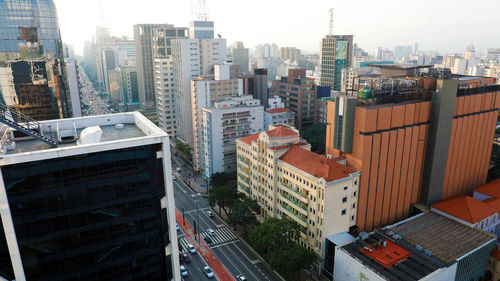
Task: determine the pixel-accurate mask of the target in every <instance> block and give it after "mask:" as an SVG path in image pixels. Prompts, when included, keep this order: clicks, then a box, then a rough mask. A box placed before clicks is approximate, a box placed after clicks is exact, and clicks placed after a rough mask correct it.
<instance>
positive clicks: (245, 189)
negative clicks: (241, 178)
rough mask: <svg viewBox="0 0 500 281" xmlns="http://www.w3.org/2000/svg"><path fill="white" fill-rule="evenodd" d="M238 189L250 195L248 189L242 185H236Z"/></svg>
mask: <svg viewBox="0 0 500 281" xmlns="http://www.w3.org/2000/svg"><path fill="white" fill-rule="evenodd" d="M238 187H239V188H241V190H243V191H245V192H246V193H248V194H251V192H250V188H248V187H246V186H244V185H242V184H240V185H238Z"/></svg>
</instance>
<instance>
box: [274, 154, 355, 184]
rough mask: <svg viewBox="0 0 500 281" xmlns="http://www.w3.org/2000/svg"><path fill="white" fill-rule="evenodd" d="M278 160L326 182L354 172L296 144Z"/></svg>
mask: <svg viewBox="0 0 500 281" xmlns="http://www.w3.org/2000/svg"><path fill="white" fill-rule="evenodd" d="M280 160H281V161H283V162H285V163H288V164H290V165H292V166H294V167H295V168H297V169H299V170H302V171H304V172H306V173H308V174H310V175H313V176H315V177H317V178H324V179H325V180H326V181H327V182H331V181H334V180H338V179H342V178H345V177H347V176H349V174H351V173H354V172H356V171H354V170H352V169H349V168H347V167H346V166H344V165H342V164H339V163H337V162H336V161H334V160H331V159H328V158H326V157H325V156H321V155H319V154H317V153H314V152H311V151H309V150H306V149H303V148H301V147H298V146H296V145H293V146H292V147H291V148H290V150H289V151H287V152H286V153H285V154H283V156H281V158H280Z"/></svg>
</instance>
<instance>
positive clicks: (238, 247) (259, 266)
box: [172, 162, 282, 281]
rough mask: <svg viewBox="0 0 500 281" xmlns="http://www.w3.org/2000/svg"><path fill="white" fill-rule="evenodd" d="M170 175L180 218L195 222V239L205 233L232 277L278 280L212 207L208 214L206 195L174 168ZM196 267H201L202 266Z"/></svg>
mask: <svg viewBox="0 0 500 281" xmlns="http://www.w3.org/2000/svg"><path fill="white" fill-rule="evenodd" d="M177 167H178V165H177V164H176V162H172V170H174V171H175V169H176V168H177ZM182 169H185V167H183V168H181V171H180V173H181V174H182V173H183V171H182ZM190 172H191V171H190ZM174 175H175V176H176V178H177V179H175V180H174V196H175V206H176V208H177V209H178V210H179V212H181V213H182V211H184V219H185V220H186V221H187V222H188V223H189V224H190V225H191V226H193V227H194V225H196V230H197V232H198V233H199V239H203V238H204V237H207V236H208V237H210V238H211V240H212V243H211V244H209V246H210V249H211V250H212V252H213V253H214V255H215V256H216V258H217V259H218V260H219V261H220V262H221V263H222V264H223V265H224V266H225V267H226V269H227V270H228V271H229V273H230V274H231V275H232V276H233V277H234V278H236V276H237V275H239V274H243V275H244V276H245V277H246V278H247V280H255V281H268V280H269V281H282V279H281V278H280V277H279V276H278V275H277V274H276V273H275V272H274V271H273V270H272V269H271V268H270V267H269V266H268V265H267V264H266V263H265V262H264V261H262V260H261V259H260V258H259V257H258V256H257V255H256V254H255V252H254V251H253V250H252V249H250V248H249V247H248V246H247V245H246V244H245V243H244V242H243V241H241V239H240V238H239V237H238V236H236V234H235V233H234V232H233V231H232V229H231V228H230V227H228V226H227V225H226V224H225V223H224V222H223V221H222V219H220V218H219V216H218V215H217V214H216V213H215V212H214V211H212V213H214V217H213V218H210V217H208V215H207V211H211V209H210V205H209V204H208V199H207V198H206V195H204V194H201V193H195V192H193V190H191V189H190V188H189V187H188V186H187V185H186V184H185V182H184V181H183V180H182V177H181V175H180V174H179V173H178V172H174ZM208 229H213V230H214V232H215V235H213V236H212V235H210V234H209V233H208V232H207V230H208ZM178 239H179V242H180V243H181V245H183V246H184V244H186V243H188V242H187V239H186V238H185V237H183V236H180V237H179V238H178ZM181 252H182V251H181ZM193 265H194V264H193ZM197 266H201V265H197ZM200 269H201V270H203V267H201V268H200ZM188 270H189V269H188ZM195 280H198V279H195ZM200 280H204V279H200Z"/></svg>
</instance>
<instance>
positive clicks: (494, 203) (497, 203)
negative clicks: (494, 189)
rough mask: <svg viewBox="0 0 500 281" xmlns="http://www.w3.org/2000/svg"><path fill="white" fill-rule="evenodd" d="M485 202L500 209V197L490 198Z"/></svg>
mask: <svg viewBox="0 0 500 281" xmlns="http://www.w3.org/2000/svg"><path fill="white" fill-rule="evenodd" d="M483 202H484V203H486V204H488V205H490V206H491V207H493V208H495V209H497V212H498V211H500V198H488V199H486V200H484V201H483Z"/></svg>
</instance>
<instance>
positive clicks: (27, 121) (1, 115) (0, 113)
mask: <svg viewBox="0 0 500 281" xmlns="http://www.w3.org/2000/svg"><path fill="white" fill-rule="evenodd" d="M0 122H2V123H4V124H5V125H7V126H10V127H12V128H14V129H17V130H18V131H20V132H23V133H24V134H26V135H29V136H32V137H34V138H36V139H38V140H40V141H43V142H45V143H46V144H48V145H50V146H52V147H56V146H57V133H56V131H55V130H53V129H52V128H50V127H48V126H45V125H43V124H41V123H40V122H38V121H36V120H35V119H33V118H31V117H29V116H27V115H24V114H22V113H21V112H19V111H17V110H15V109H13V108H10V107H8V106H7V105H5V104H1V103H0Z"/></svg>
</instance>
